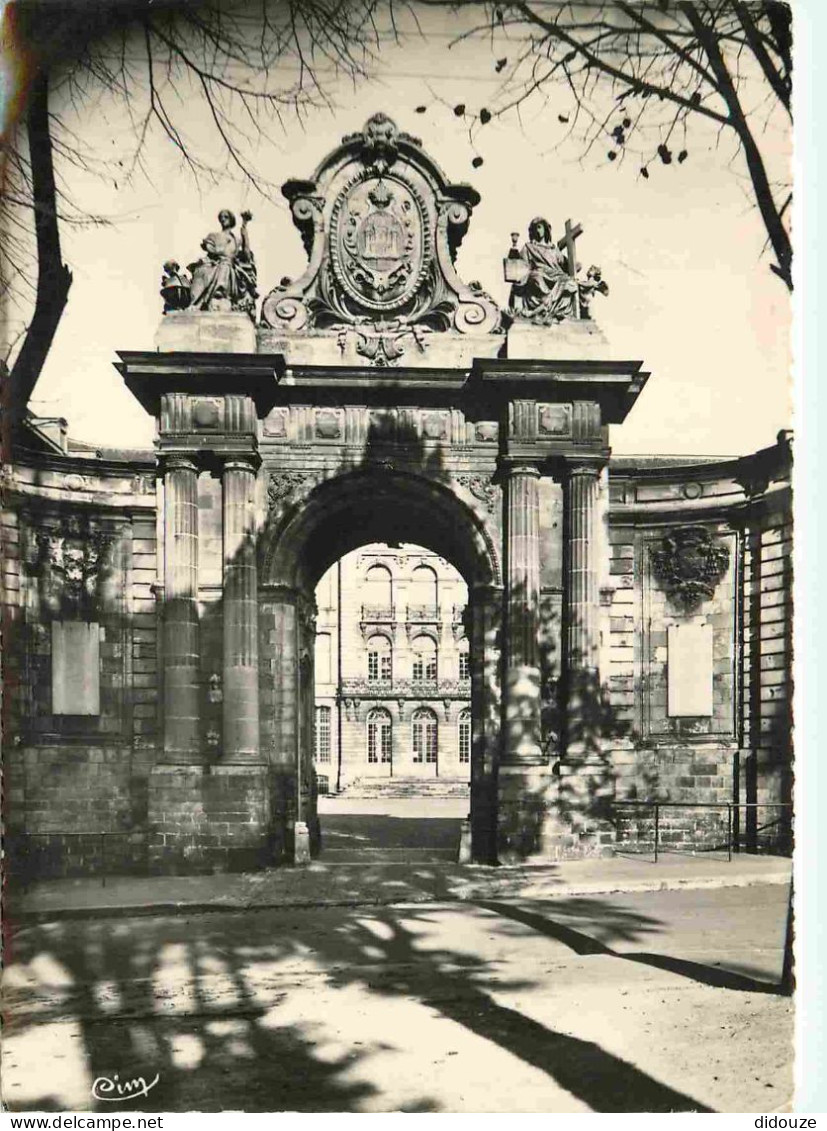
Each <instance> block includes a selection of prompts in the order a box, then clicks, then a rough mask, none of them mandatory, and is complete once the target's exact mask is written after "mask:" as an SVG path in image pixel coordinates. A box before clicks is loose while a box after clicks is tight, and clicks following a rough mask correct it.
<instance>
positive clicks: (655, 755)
mask: <svg viewBox="0 0 827 1131" xmlns="http://www.w3.org/2000/svg"><path fill="white" fill-rule="evenodd" d="M779 448H780V451H779V452H778V453H777V456H776V453H775V451H774V450H773V449H769V450H767V451H765V452H763V453H758V454H757V455H756V456H755V457H745V459H744V460H742V461H733V463H732V464H730V465H720V464H717V465H716V464H712V463H710V464H709V465H707V466H706V467H701V468H697V467H696V468H694V469H692V471H691V473H690V471H689V470H688V469H685V468H680V469H676V472H677V473H676V472H672V473H671V474H670V471H669V470H668V469H665V468H661V469H659V470H658V472H657V473H656V474H650V475H649V476H648V477H646V478H645V479H643V480H642V481H641V479H635V478H634V473H633V472H632V469H630V471H629V475H628V478H627V477H626V475H625V474H624V476H623V477H622V478H620V477H619V482H617V483H616V484H615V491H614V504H615V506H614V512H613V516H612V524H611V529H610V570H611V574H612V578H613V583H614V584H613V587H612V592H611V594H610V608H609V614H610V615H609V626H608V641H607V647H606V649H605V655H606V657H607V660H608V693H609V702H610V704H611V715H612V729H613V736H612V739H611V756H612V763H613V770H614V775H615V803H614V811H615V819H616V830H617V841H618V845H620V846H624V847H628V848H636V849H639V850H649V849H651V848H652V846H653V843H654V808H653V807H651V806H648V805H641V804H631V803H632V802H642V801H645V802H650V801H654V800H658V801H660V802H664V803H667V804H665V805H664V807H663V808H661V809H660V813H659V842H660V845H661V847H662V848H664V849H669V848H671V849H675V850H680V851H709V850H714V849H719V850H722V851H724V850H726V846H727V843H728V841H729V840H731V842H732V844H733V847H734V848H735V849H736V850H737V849H746V850H748V851H754V850H756V849H760V848H762V847H771V848H774V849H775V850H788V849H789V846H790V840H789V820H790V813H789V810H787V809H780V808H777V809H770V808H769V807H768V806H769V804H770V803H776V802H786V803H789V801H790V799H791V791H790V767H791V749H790V740H791V734H790V715H789V693H790V671H791V662H792V654H791V608H790V605H791V577H790V570H789V562H790V556H789V555H790V549H791V534H790V531H791V525H790V524H791V507H790V498H789V484H788V470H789V467H788V462H787V459H786V458H785V454H784V450H783V445H782V444H781V442H780V444H779ZM771 457H772V458H771ZM750 461H754V462H755V461H762V463H763V466H764V467H765V468H766V467H767V465H768V466H769V474H768V475H767V474H766V471H765V472H764V474H765V479H764V482H763V483H762V485H761V491H760V493H755V492H752V491H750V490H748V489H747V488H748V487H749V484H750V481H749V478H748V476H749V473H750V472H751V471H752V465H751V463H750ZM630 462H631V461H630ZM666 462H667V461H665V460H664V461H663V463H666ZM624 470H625V469H624ZM635 471H636V472H637V474H638V475H639V474H640V469H639V468H638V469H635ZM774 476H775V478H774ZM767 479H768V480H769V481H768V482H767ZM689 496H691V503H689V504H687V502H686V499H687V497H689ZM678 500H680V501H678ZM724 500H725V502H726V506H725V507H724V506H722V505H721V504H722V502H723V501H724ZM618 504H620V505H618ZM624 514H625V515H627V516H628V518H627V521H626V522H622V521H621V516H622V515H624ZM687 526H691V527H692V528H693V529H696V530H697V529H704V530H706V531H707V532H708V533H709V536H710V537H711V538H712V539H713V540H714V542H715V544H717V545H719V546H725V547H726V548H727V550H728V554H729V561H728V565H727V568H726V570H725V571H724V572H723V574H722V576H721V577H720V578H719V580H718V581H717V582H716V583H715V586H714V593H713V594H712V595H711V596H709V597H708V598H706V597H705V598H704V599H703V600H701V601H700V602H699V603H698V604H697V605H696V606H694V607H692V608H691V609H689V610H687V609H686V608H684V607H682V606H681V604H680V602H676V601H675V599H674V596H670V594H669V592H667V591H666V590H668V586H666V587H664V584H663V583H662V581H661V580H659V578H658V577H657V575H656V571H655V570H653V568H652V560H653V559H652V552H653V550H655V549H656V548H657V547H658V546H659V545H663V539H664V537H665V536H668V535H669V534H670V532H671V533H674V531H676V530H681V529H684V530H685V529H686V528H687ZM681 624H705V625H708V626H710V628H711V633H712V676H711V678H712V695H711V712H710V713H709V714H708V715H704V716H703V717H695V718H693V717H674V716H673V715H671V714H670V710H669V706H668V701H667V700H668V633H669V627H670V626H671V625H681ZM624 803H625V804H624ZM745 803H750V807H749V808H746V807H745V808H742V809H739V808H738V804H740V805H745ZM684 806H685V807H684ZM757 806H762V807H761V808H759V807H757Z"/></svg>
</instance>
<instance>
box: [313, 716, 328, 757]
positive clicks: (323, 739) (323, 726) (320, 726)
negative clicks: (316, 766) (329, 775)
mask: <svg viewBox="0 0 827 1131" xmlns="http://www.w3.org/2000/svg"><path fill="white" fill-rule="evenodd" d="M330 714H331V712H330V708H329V707H317V708H316V761H317V762H329V761H330Z"/></svg>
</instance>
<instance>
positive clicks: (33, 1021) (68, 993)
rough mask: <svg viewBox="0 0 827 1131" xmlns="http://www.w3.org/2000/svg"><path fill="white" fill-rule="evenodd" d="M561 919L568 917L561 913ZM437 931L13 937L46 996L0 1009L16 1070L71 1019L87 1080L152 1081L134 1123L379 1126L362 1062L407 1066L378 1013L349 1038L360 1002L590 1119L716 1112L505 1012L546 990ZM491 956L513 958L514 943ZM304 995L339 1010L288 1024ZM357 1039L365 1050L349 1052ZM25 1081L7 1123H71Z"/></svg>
mask: <svg viewBox="0 0 827 1131" xmlns="http://www.w3.org/2000/svg"><path fill="white" fill-rule="evenodd" d="M575 902H576V904H577V911H578V912H582V911H583V910H584V909H586V910H588V911H589V912H590V914H592V915H594V916H598V915H600V916H601V917H602V918H601V922H602V929H603V931H604V933H605V934H607V935H608V936H609V937H610V938H612V937H615V936H616V937H617V938H622V939H625V940H629V939H635V938H639V937H641V935H643V934H644V933H648V932H652V931H657V930H658V929H659V926H660V924H659V921H658V920H657V919H654V918H650V917H647V916H643V915H640V914H639V913H637V912H635V911H632V910H629V909H624V908H617V907H611V906H607V905H602V904H601V903H600V901H599V900H592V901H590V900H583V899H579V900H577V901H575ZM560 905H561V908H562V909H563V910H565V906H566V901H560ZM449 910H450V911H451V913H455V912H456V908H453V909H449ZM443 912H445V909H443ZM497 913H498V914H499V911H498V912H497ZM435 914H436V911H435V909H433V908H430V909H426V908H404V909H402V908H398V909H391V908H386V909H381V910H379V911H370V912H369V911H367V910H366V909H365V908H362V909H356V910H350V911H346V910H343V909H336V910H328V911H327V912H326V913H324V914H322V913H320V912H319V910H318V909H316V910H309V911H306V912H292V913H291V914H290V916H289V918H286V917H285V914H284V912H283V911H280V912H274V911H272V910H270V911H261V912H257V913H253V912H248V913H246V914H245V915H243V916H242V915H239V914H235V915H233V914H214V915H210V916H196V917H193V918H192V919H189V918H182V917H176V918H151V919H132V920H123V921H116V920H98V921H93V922H78V921H74V922H68V921H65V922H53V923H50V924H43V925H42V926H40V927H33V928H29V929H26V930H24V931H22V932H21V933H20V934H19V935H18V937H17V941H16V952H17V953H16V957H17V961H18V963H19V964H21V966H20V969H21V970H22V971H23V972H24V973H26V972H28V974H29V976H30V977H32V978H34V980H35V981H36V982H38V983H39V984H38V985H37V986H36V988H35V989H36V992H35V993H32V992H31V990H29V992H28V993H26V994H25V997H24V998H23V1000H22V1002H21V1003H20V1004H18V1005H15V1004H14V1002H13V1001H11V1002H10V1003H9V1011H10V1014H11V1018H12V1021H11V1025H10V1032H9V1039H10V1044H9V1049H8V1054H9V1055H10V1056H15V1057H16V1058H17V1059H19V1058H20V1054H19V1053H15V1051H14V1050H15V1047H16V1046H15V1044H14V1040H13V1038H15V1037H17V1036H20V1035H21V1034H25V1033H26V1032H27V1031H29V1030H30V1031H31V1032H32V1033H33V1034H34V1035H35V1037H37V1035H38V1033H40V1032H42V1031H43V1029H42V1027H43V1026H44V1025H45V1026H48V1025H49V1024H50V1023H54V1022H57V1021H59V1020H62V1019H67V1018H71V1019H74V1022H75V1024H76V1026H77V1027H78V1031H79V1033H80V1041H81V1044H82V1059H83V1064H84V1071H85V1072H86V1073H87V1075H88V1076H89V1079H90V1080H91V1079H92V1078H93V1077H96V1076H102V1075H108V1076H110V1077H111V1076H113V1075H114V1074H115V1073H119V1074H120V1076H121V1079H124V1078H128V1077H129V1076H130V1075H131V1074H135V1075H137V1074H143V1075H145V1076H146V1078H151V1077H152V1076H154V1075H155V1073H159V1074H160V1082H159V1085H158V1087H157V1088H155V1089H154V1090H153V1091H151V1092H150V1093H149V1095H148V1096H147V1097H146V1098H142V1099H141V1100H140V1102H139V1104H138V1107H139V1108H140V1110H146V1111H186V1110H201V1111H222V1110H244V1111H284V1110H294V1111H341V1112H347V1111H365V1110H389V1107H388V1100H386V1099H384V1098H383V1097H384V1095H385V1091H384V1090H383V1087H382V1084H381V1078H382V1077H381V1071H380V1072H379V1073H378V1074H377V1073H375V1072H374V1074H373V1075H371V1073H372V1058H374V1057H375V1056H381V1055H383V1054H384V1053H392V1054H398V1053H399V1052H400V1051H402V1050H401V1047H400V1041H399V1039H398V1037H397V1036H396V1031H395V1028H394V1022H393V1018H394V1016H399V1014H397V1013H395V1012H387V1015H386V1016H387V1021H385V1020H384V1018H383V1021H382V1024H381V1026H380V1028H379V1030H378V1031H375V1032H374V1033H373V1034H372V1035H371V1034H368V1035H365V1034H364V1033H359V1034H357V1033H356V1032H355V1030H354V1025H355V1019H358V1016H359V1010H358V1009H356V1011H355V1013H354V1012H353V1009H354V1006H353V1002H354V1001H358V1002H359V1003H362V1006H363V1007H364V1008H373V1007H372V1006H371V1005H370V1003H371V1001H374V999H375V998H376V997H377V995H378V996H379V997H381V998H382V999H387V1000H388V1003H389V1006H388V1008H389V1009H390V1008H391V1007H390V1002H391V1001H397V1002H399V1003H400V1007H401V1005H402V1003H403V1002H404V1003H405V1005H404V1008H405V1009H408V1008H411V1007H412V1008H414V1009H415V1010H417V1011H419V1010H420V1009H422V1008H424V1009H425V1011H426V1013H427V1014H430V1015H433V1013H436V1014H437V1015H438V1016H439V1017H441V1018H442V1019H447V1020H449V1021H451V1022H453V1023H454V1024H455V1025H456V1026H459V1027H461V1029H462V1030H463V1031H464V1032H465V1033H466V1035H469V1034H470V1035H473V1037H476V1038H481V1039H482V1040H483V1041H486V1042H489V1043H491V1044H493V1045H495V1046H497V1047H498V1048H499V1049H501V1050H503V1051H504V1052H506V1053H507V1054H510V1055H511V1056H513V1057H517V1058H518V1059H519V1060H520V1061H522V1062H523V1063H524V1064H525V1065H529V1066H532V1067H533V1068H535V1069H538V1070H540V1072H542V1073H545V1074H546V1075H547V1076H548V1079H549V1086H553V1085H557V1086H558V1087H560V1088H563V1089H565V1090H566V1091H567V1092H569V1093H571V1095H573V1096H575V1097H577V1099H579V1100H581V1101H582V1102H583V1103H584V1104H585V1105H587V1106H588V1107H589V1108H590V1109H591V1110H593V1111H607V1112H608V1111H611V1112H621V1111H662V1112H672V1111H706V1110H708V1109H707V1108H705V1107H704V1106H703V1105H702V1104H699V1103H698V1102H697V1101H696V1100H694V1099H693V1098H692V1097H690V1096H687V1095H685V1094H683V1093H682V1092H680V1091H679V1090H678V1089H675V1088H672V1087H670V1086H668V1085H667V1084H665V1083H662V1082H660V1081H658V1080H656V1079H654V1078H652V1077H651V1076H649V1075H648V1074H647V1073H646V1072H645V1071H643V1070H642V1069H641V1068H639V1067H637V1066H636V1065H634V1064H632V1063H630V1062H629V1061H627V1060H624V1059H622V1058H620V1057H618V1056H616V1055H614V1054H612V1053H610V1052H608V1051H607V1050H605V1049H603V1048H601V1047H600V1045H598V1044H597V1043H595V1042H593V1041H589V1040H582V1039H580V1038H578V1037H574V1036H571V1035H569V1034H565V1033H562V1032H558V1031H556V1030H555V1029H554V1028H551V1027H549V1026H547V1025H545V1024H542V1023H540V1022H539V1021H537V1020H535V1019H533V1018H532V1017H530V1016H528V1015H527V1014H525V1013H523V1012H521V1011H520V1010H519V1009H516V1008H513V1007H511V1006H509V1005H504V1004H502V1003H501V1001H499V1000H497V998H499V997H500V996H501V995H502V994H503V993H507V992H509V991H510V992H516V991H522V992H525V991H532V990H535V989H536V988H537V987H538V985H539V983H537V981H536V980H535V979H533V978H532V977H531V976H529V975H528V974H527V973H526V972H525V971H523V970H521V969H519V968H515V969H512V970H508V969H506V970H505V973H503V967H502V962H501V961H499V962H491V961H489V960H487V959H485V958H483V957H481V956H480V954H479V953H476V952H475V951H474V949H473V945H467V946H466V947H465V948H464V949H463V948H462V947H461V946H456V945H454V944H453V943H452V944H451V946H450V947H445V946H441V945H440V946H437V947H430V946H428V945H427V932H428V931H429V930H431V929H432V928H431V927H429V926H428V924H429V923H430V924H433V923H434V921H435V920H434V915H435ZM462 914H463V916H464V918H463V924H464V929H465V927H467V928H468V929H469V930H471V931H472V932H473V930H474V929H477V928H478V927H480V926H483V927H484V928H485V930H486V931H487V932H489V935H490V932H491V930H492V926H493V929H494V931H495V933H501V932H502V928H501V927H497V926H495V924H496V923H497V920H496V919H495V920H491V916H490V914H489V913H488V912H487V911H483V910H480V909H474V908H472V907H471V906H468V905H466V906H465V907H464V909H463V911H462ZM469 917H470V918H469ZM423 933H424V935H425V938H424V939H423ZM575 933H576V932H575ZM451 937H452V939H453V938H454V937H455V936H454V935H452V936H451ZM463 937H464V936H463ZM500 941H501V942H503V941H505V942H507V941H508V935H507V932H506V933H505V934H503V935H502V937H501V939H500ZM50 971H51V972H52V973H51V974H50V973H49V972H50ZM38 972H39V974H38ZM50 977H51V979H52V983H51V985H50V984H49V978H50ZM302 978H309V979H310V980H311V981H312V985H313V993H314V995H315V994H316V993H321V992H325V993H330V994H332V995H333V999H334V1000H337V1001H338V1002H339V1005H340V1007H339V1008H338V1009H335V1010H334V1009H331V1011H330V1015H329V1017H327V1016H326V1017H325V1020H324V1022H320V1021H319V1020H318V1016H317V1018H316V1019H315V1020H313V1019H308V1018H307V1017H305V1016H301V1015H298V1016H297V1015H296V1013H295V1010H296V1009H297V1008H298V1005H297V1004H294V1002H295V997H294V990H295V987H296V985H297V984H300V983H301V980H302ZM23 988H24V990H25V987H23ZM354 994H356V995H357V997H356V998H354V997H353V995H354ZM495 995H496V996H495ZM365 1003H367V1005H365ZM383 1008H384V1007H383ZM349 1009H350V1011H351V1012H348V1010H349ZM424 1016H425V1014H423V1017H424ZM608 1024H610V1018H608V1017H607V1025H608ZM357 1028H358V1026H357ZM380 1034H381V1035H380ZM357 1035H361V1036H363V1037H365V1039H364V1040H363V1041H361V1042H357V1041H356V1040H355V1037H356V1036H357ZM35 1043H36V1042H35ZM401 1044H404V1041H403V1042H401ZM21 1047H22V1046H21ZM30 1047H34V1046H33V1045H30ZM41 1049H42V1045H41ZM428 1055H429V1056H430V1055H431V1054H430V1048H429V1052H428ZM452 1063H458V1062H452ZM18 1069H19V1065H18ZM28 1073H29V1077H28V1080H29V1084H28V1088H29V1091H28V1092H27V1093H25V1094H24V1092H25V1089H24V1092H20V1091H18V1098H17V1100H16V1099H15V1090H16V1089H15V1088H14V1087H13V1086H10V1087H9V1088H8V1090H7V1099H6V1102H7V1105H8V1107H9V1108H11V1109H12V1110H27V1109H28V1110H34V1109H40V1110H59V1109H63V1110H65V1109H66V1107H67V1102H66V1097H65V1096H64V1095H61V1094H59V1093H58V1092H57V1091H55V1090H54V1087H53V1084H52V1083H51V1080H52V1077H51V1073H50V1071H49V1069H48V1066H47V1064H46V1063H45V1062H44V1060H43V1057H42V1053H41V1054H40V1060H39V1062H38V1063H32V1064H31V1065H29V1066H28ZM32 1078H34V1080H35V1083H34V1094H32ZM394 1078H396V1077H394ZM12 1085H13V1081H12ZM75 1106H76V1107H77V1108H78V1109H79V1110H89V1109H94V1108H95V1107H96V1105H95V1101H94V1100H93V1099H92V1097H91V1096H90V1097H89V1100H88V1103H87V1105H86V1107H84V1105H83V1104H82V1103H81V1104H78V1103H77V1101H75ZM97 1106H98V1107H99V1108H100V1109H103V1108H105V1107H106V1105H103V1104H100V1105H97ZM124 1106H127V1107H128V1106H129V1105H124ZM132 1106H133V1107H134V1106H135V1105H134V1104H133V1105H132ZM390 1110H394V1108H393V1107H391V1108H390ZM398 1110H409V1111H439V1110H446V1109H445V1108H444V1102H442V1101H441V1100H440V1098H439V1095H438V1094H411V1095H409V1096H408V1097H407V1098H406V1099H405V1101H404V1102H403V1103H402V1105H401V1106H400V1107H399V1108H398Z"/></svg>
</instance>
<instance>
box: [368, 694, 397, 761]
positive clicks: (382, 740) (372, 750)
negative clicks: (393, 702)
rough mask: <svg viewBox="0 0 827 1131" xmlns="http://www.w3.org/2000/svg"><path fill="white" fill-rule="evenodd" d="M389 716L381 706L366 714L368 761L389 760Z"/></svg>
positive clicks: (390, 734)
mask: <svg viewBox="0 0 827 1131" xmlns="http://www.w3.org/2000/svg"><path fill="white" fill-rule="evenodd" d="M392 726H393V723H392V722H391V717H390V715H389V714H388V712H387V711H385V710H384V709H383V708H382V707H377V708H375V709H374V710H373V711H371V712H370V714H369V715H368V761H369V762H390V760H391V749H392V747H391V740H392V734H393V731H392V729H391V728H392Z"/></svg>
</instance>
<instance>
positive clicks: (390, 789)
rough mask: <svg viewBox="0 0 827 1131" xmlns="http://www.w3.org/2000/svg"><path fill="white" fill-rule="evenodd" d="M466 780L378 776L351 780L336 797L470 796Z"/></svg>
mask: <svg viewBox="0 0 827 1131" xmlns="http://www.w3.org/2000/svg"><path fill="white" fill-rule="evenodd" d="M470 794H471V789H470V786H469V785H468V782H463V781H451V780H450V779H444V778H442V779H440V778H378V779H376V780H375V781H371V780H369V779H368V780H365V779H362V780H361V781H355V782H352V783H351V784H350V785H346V786H345V787H344V789H342V790H341V792H340V793H339V794H337V796H338V797H470Z"/></svg>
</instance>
